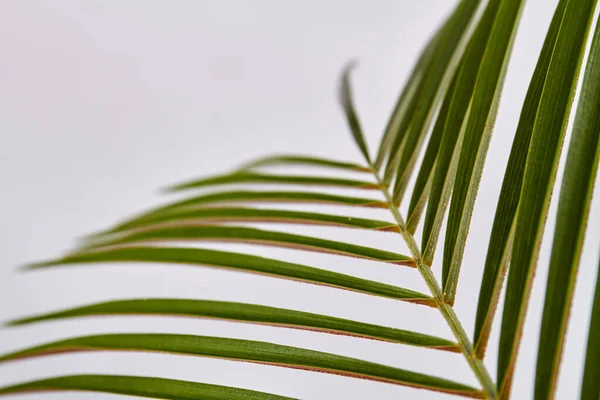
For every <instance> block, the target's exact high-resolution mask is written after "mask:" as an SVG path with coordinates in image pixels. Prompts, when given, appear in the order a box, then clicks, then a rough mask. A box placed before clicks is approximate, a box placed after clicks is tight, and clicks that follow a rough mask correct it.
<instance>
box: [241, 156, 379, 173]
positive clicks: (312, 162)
mask: <svg viewBox="0 0 600 400" xmlns="http://www.w3.org/2000/svg"><path fill="white" fill-rule="evenodd" d="M278 165H302V166H312V167H324V168H333V169H341V170H349V171H362V172H371V168H369V167H365V166H362V165H359V164H355V163H351V162H347V161H339V160H331V159H328V158H321V157H313V156H302V155H296V154H284V155H274V156H267V157H262V158H259V159H257V160H253V161H250V162H248V163H246V164H244V165H242V166H241V167H240V168H239V169H238V171H246V170H251V169H255V168H259V167H267V166H278Z"/></svg>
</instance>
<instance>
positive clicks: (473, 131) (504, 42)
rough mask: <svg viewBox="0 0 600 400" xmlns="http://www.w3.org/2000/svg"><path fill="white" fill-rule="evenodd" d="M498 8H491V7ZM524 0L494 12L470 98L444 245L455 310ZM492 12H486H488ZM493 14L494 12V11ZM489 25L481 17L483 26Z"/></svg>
mask: <svg viewBox="0 0 600 400" xmlns="http://www.w3.org/2000/svg"><path fill="white" fill-rule="evenodd" d="M493 3H494V2H493V1H491V2H490V6H488V7H491V6H492V4H493ZM522 5H523V0H502V1H501V2H499V4H498V5H497V7H498V8H497V10H496V12H494V14H495V17H494V18H493V27H492V28H491V32H490V33H489V36H488V39H487V41H486V46H485V52H484V54H483V55H482V58H481V63H480V66H479V70H478V72H477V82H476V84H475V88H474V90H473V97H472V98H471V106H470V111H469V116H468V117H467V121H466V127H465V133H464V139H463V141H462V146H461V152H460V158H459V161H458V167H457V170H456V180H455V181H454V188H453V190H452V200H451V203H450V210H449V212H448V228H447V229H446V238H445V242H444V259H443V265H442V288H443V291H444V299H445V301H446V302H448V304H454V299H455V296H456V288H457V286H458V277H459V273H460V266H461V264H462V259H463V252H464V249H465V244H466V241H467V236H468V233H469V227H470V225H471V216H472V214H473V207H474V206H475V198H476V197H477V191H478V190H479V182H480V180H481V175H482V174H483V166H484V164H485V158H486V155H487V150H488V147H489V143H490V139H491V136H492V130H493V128H494V124H495V122H496V113H497V111H498V104H499V102H500V96H501V92H502V86H503V83H504V75H505V73H506V68H507V66H508V60H509V58H510V54H511V50H512V42H513V37H514V35H515V32H516V28H517V25H518V22H519V17H520V14H521V9H522ZM486 12H487V10H486ZM490 13H492V11H491V10H490ZM484 19H486V18H485V16H484V17H482V21H483V20H484Z"/></svg>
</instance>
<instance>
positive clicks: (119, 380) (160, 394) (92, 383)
mask: <svg viewBox="0 0 600 400" xmlns="http://www.w3.org/2000/svg"><path fill="white" fill-rule="evenodd" d="M57 391H59V392H63V391H78V392H101V393H111V394H122V395H129V396H138V397H147V398H153V399H166V400H198V399H203V400H292V398H291V397H284V396H278V395H275V394H269V393H263V392H257V391H254V390H246V389H238V388H233V387H227V386H219V385H209V384H206V383H198V382H189V381H179V380H173V379H163V378H153V377H142V376H117V375H69V376H60V377H56V378H49V379H41V380H37V381H31V382H25V383H20V384H18V385H13V386H8V387H4V388H0V396H6V395H16V394H22V393H32V392H36V393H37V392H57Z"/></svg>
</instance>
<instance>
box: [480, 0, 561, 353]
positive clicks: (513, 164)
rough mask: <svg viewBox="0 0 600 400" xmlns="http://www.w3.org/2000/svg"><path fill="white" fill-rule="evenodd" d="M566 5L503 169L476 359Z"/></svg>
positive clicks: (502, 266)
mask: <svg viewBox="0 0 600 400" xmlns="http://www.w3.org/2000/svg"><path fill="white" fill-rule="evenodd" d="M565 6H566V2H561V3H559V5H558V7H557V9H556V11H555V13H554V17H553V19H552V22H551V24H550V27H549V29H548V33H547V34H546V39H545V41H544V45H543V47H542V50H541V53H540V56H539V58H538V62H537V64H536V67H535V71H534V73H533V77H532V78H531V82H530V84H529V88H528V90H527V95H526V96H525V101H524V104H523V108H522V110H521V116H520V118H519V124H518V126H517V131H516V133H515V138H514V140H513V144H512V148H511V151H510V156H509V159H508V165H507V166H506V171H505V173H504V179H503V181H502V188H501V190H500V196H499V199H498V205H497V207H496V214H495V217H494V223H493V225H492V233H491V236H490V241H489V245H488V250H487V255H486V260H485V269H484V273H483V276H482V280H481V287H480V290H479V301H478V303H477V316H476V319H475V333H474V335H473V336H474V339H473V342H474V343H475V351H476V353H477V355H478V357H479V358H483V355H484V353H485V350H486V347H487V343H488V338H489V334H490V329H491V324H492V321H493V319H494V313H495V311H496V306H497V303H498V299H499V297H500V291H501V289H502V283H503V281H504V276H505V274H506V269H507V268H508V261H509V256H510V251H511V248H512V238H513V233H512V232H513V230H512V229H513V226H514V221H515V217H516V214H517V206H518V204H519V199H520V197H521V187H522V185H523V175H524V171H525V162H526V161H527V152H528V150H529V143H530V141H531V134H532V132H533V126H534V123H535V116H536V114H537V111H538V108H539V104H540V99H541V96H542V89H543V88H544V83H545V81H546V76H547V73H548V66H549V64H550V59H551V57H552V53H553V51H554V45H555V43H556V37H557V36H558V32H559V29H560V26H561V23H562V18H563V14H564V10H565Z"/></svg>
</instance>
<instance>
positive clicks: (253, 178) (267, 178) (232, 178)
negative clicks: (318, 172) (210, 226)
mask: <svg viewBox="0 0 600 400" xmlns="http://www.w3.org/2000/svg"><path fill="white" fill-rule="evenodd" d="M236 183H263V184H287V185H311V186H339V187H346V188H351V189H378V188H379V185H378V184H376V183H372V182H365V181H358V180H353V179H342V178H328V177H322V176H300V175H270V174H261V173H257V172H249V171H248V172H247V171H240V172H234V173H230V174H224V175H217V176H212V177H208V178H202V179H197V180H193V181H190V182H185V183H180V184H177V185H175V186H172V187H169V188H167V190H168V191H173V192H174V191H179V190H184V189H196V188H203V187H210V186H217V185H227V184H236Z"/></svg>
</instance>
